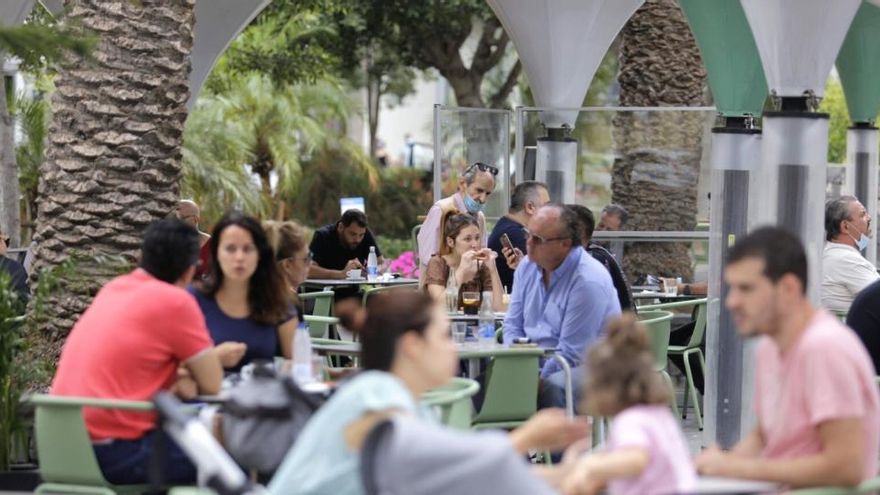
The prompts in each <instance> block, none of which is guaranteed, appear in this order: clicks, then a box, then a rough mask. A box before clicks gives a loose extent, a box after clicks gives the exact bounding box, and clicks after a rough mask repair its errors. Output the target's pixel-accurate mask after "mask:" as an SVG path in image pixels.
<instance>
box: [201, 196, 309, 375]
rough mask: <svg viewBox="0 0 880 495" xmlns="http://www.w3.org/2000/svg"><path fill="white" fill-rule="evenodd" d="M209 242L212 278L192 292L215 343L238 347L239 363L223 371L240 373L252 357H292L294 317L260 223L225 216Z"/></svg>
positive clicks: (232, 215) (294, 329)
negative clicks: (237, 344)
mask: <svg viewBox="0 0 880 495" xmlns="http://www.w3.org/2000/svg"><path fill="white" fill-rule="evenodd" d="M211 238H212V239H213V242H212V243H211V255H212V262H211V273H210V276H209V278H208V281H207V282H206V283H205V284H204V286H203V287H202V288H201V289H195V288H190V292H192V293H193V294H194V295H195V297H196V301H198V303H199V307H201V308H202V313H204V315H205V323H207V326H208V331H209V332H210V333H211V338H213V339H214V342H215V343H216V344H220V343H223V342H236V343H239V345H240V346H241V349H240V350H241V353H242V354H243V357H242V359H241V360H240V361H239V362H238V363H223V365H224V367H225V368H227V370H228V371H238V370H240V369H241V366H243V365H245V364H247V363H249V362H251V361H252V360H254V359H267V360H271V359H274V358H275V356H283V357H285V358H288V359H290V358H291V357H292V355H293V335H294V333H295V331H296V325H297V324H298V318H297V314H296V311H295V310H294V309H292V307H291V304H290V299H289V298H288V288H287V287H286V284H285V281H284V278H283V277H282V274H281V271H280V270H279V269H278V264H276V259H275V253H274V252H273V250H272V247H271V246H270V245H269V241H268V239H267V237H266V233H265V231H264V230H263V228H262V227H261V226H260V223H259V222H258V221H257V220H256V219H254V218H253V217H250V216H247V215H244V214H242V213H239V212H231V213H227V214H226V215H224V216H223V218H221V219H220V221H219V222H217V225H216V226H215V227H214V231H213V232H212V235H211Z"/></svg>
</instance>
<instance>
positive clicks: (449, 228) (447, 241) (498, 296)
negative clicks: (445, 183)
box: [425, 211, 504, 311]
mask: <svg viewBox="0 0 880 495" xmlns="http://www.w3.org/2000/svg"><path fill="white" fill-rule="evenodd" d="M495 256H496V254H495V251H492V250H491V249H489V248H487V247H481V246H480V227H479V224H478V223H477V220H476V219H475V218H474V217H472V216H470V215H465V214H463V213H459V212H457V211H452V212H450V213H449V214H448V215H446V219H445V221H444V222H443V244H442V245H441V246H440V253H439V254H437V255H434V256H432V257H431V261H429V262H428V267H427V269H426V274H425V290H427V291H428V293H429V294H431V297H433V298H434V300H436V301H438V302H441V303H442V302H443V301H445V300H446V288H447V287H449V286H453V287H458V305H459V307H460V306H461V302H462V297H461V295H462V293H463V292H478V293H480V295H481V297H482V293H483V291H491V292H492V306H493V308H492V309H494V310H495V311H504V302H503V295H504V294H503V292H502V291H501V279H500V278H499V277H498V268H497V267H496V265H495Z"/></svg>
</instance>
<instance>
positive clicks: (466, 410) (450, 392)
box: [421, 377, 480, 430]
mask: <svg viewBox="0 0 880 495" xmlns="http://www.w3.org/2000/svg"><path fill="white" fill-rule="evenodd" d="M479 391H480V384H479V383H477V382H476V381H475V380H471V379H470V378H460V377H455V378H453V379H452V380H450V381H449V383H448V384H446V385H444V386H442V387H439V388H435V389H433V390H429V391H428V392H425V393H424V394H423V395H422V400H421V402H422V404H423V405H426V406H430V407H437V408H439V409H440V421H441V422H442V423H443V424H444V425H446V426H449V427H452V428H456V429H459V430H467V429H469V428H470V427H471V417H472V416H473V414H472V404H471V397H473V396H474V395H475V394H476V393H477V392H479Z"/></svg>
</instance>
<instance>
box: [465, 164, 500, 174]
mask: <svg viewBox="0 0 880 495" xmlns="http://www.w3.org/2000/svg"><path fill="white" fill-rule="evenodd" d="M474 168H476V169H477V170H479V171H480V172H489V173H490V174H492V175H493V176H494V175H498V167H496V166H494V165H489V164H488V163H483V162H474V164H473V165H471V166H470V167H468V168H467V169H466V170H465V171H464V173H468V172H470V171H471V170H473V169H474Z"/></svg>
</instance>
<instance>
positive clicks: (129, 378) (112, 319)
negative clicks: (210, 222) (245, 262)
mask: <svg viewBox="0 0 880 495" xmlns="http://www.w3.org/2000/svg"><path fill="white" fill-rule="evenodd" d="M141 250H142V255H141V262H140V266H139V268H137V269H136V270H134V271H133V272H131V273H129V274H126V275H122V276H120V277H117V278H115V279H114V280H112V281H110V282H109V283H108V284H107V285H105V286H104V287H103V288H102V289H101V291H100V292H98V295H97V296H95V299H94V300H93V301H92V304H91V306H89V308H88V309H87V310H86V311H85V312H84V313H83V315H82V316H81V317H80V319H79V321H78V322H77V323H76V325H75V326H74V327H73V330H71V332H70V335H69V336H68V337H67V341H66V342H65V344H64V348H63V350H62V352H61V359H60V362H59V364H58V371H57V372H56V374H55V379H54V380H53V382H52V390H51V393H52V394H54V395H66V396H79V397H98V398H107V399H124V400H138V401H148V400H150V399H152V397H153V395H155V394H156V392H158V391H160V390H169V389H170V390H174V391H176V392H177V393H178V395H181V396H183V397H185V398H191V397H193V396H195V395H196V394H197V393H203V394H216V393H217V392H218V391H219V390H220V385H221V383H222V380H223V369H222V367H221V361H224V362H231V361H237V360H238V359H240V358H241V355H242V354H243V349H241V348H239V347H236V346H221V347H218V348H216V349H215V348H214V344H213V342H212V341H211V337H210V336H209V335H208V329H207V328H206V327H205V319H204V317H203V316H202V312H201V311H200V310H199V306H198V304H197V303H196V301H195V299H194V298H193V297H192V296H191V295H190V294H188V293H187V292H186V290H185V289H184V287H185V286H186V285H187V284H188V283H189V282H190V280H192V277H193V273H195V269H196V262H197V260H198V254H199V234H198V232H197V231H196V229H195V228H193V227H192V226H190V225H187V224H185V223H183V222H181V221H179V220H176V219H174V220H170V219H169V220H162V221H159V222H156V223H154V224H153V225H151V226H150V227H149V228H148V229H147V231H146V233H145V235H144V240H143V244H142V246H141ZM84 417H85V423H86V429H87V430H88V432H89V436H90V437H91V439H92V442H93V445H94V449H95V454H96V456H97V458H98V464H99V465H100V466H101V471H102V472H103V473H104V476H105V477H106V478H107V480H108V481H110V482H111V483H116V484H133V483H145V482H147V481H148V476H147V473H148V472H149V469H148V466H149V463H150V457H151V452H152V450H153V439H154V437H155V428H156V417H155V415H154V414H152V413H141V412H127V411H118V410H111V409H95V408H86V409H85V410H84ZM163 468H164V471H163V473H164V477H165V480H166V481H173V482H192V481H195V478H196V473H195V468H194V467H193V465H192V464H191V463H190V462H189V460H188V459H187V457H186V455H185V454H184V453H183V452H182V451H181V450H180V448H179V447H178V446H177V445H175V444H174V443H173V442H171V441H170V439H169V440H168V443H167V454H166V456H165V464H164V466H163Z"/></svg>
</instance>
